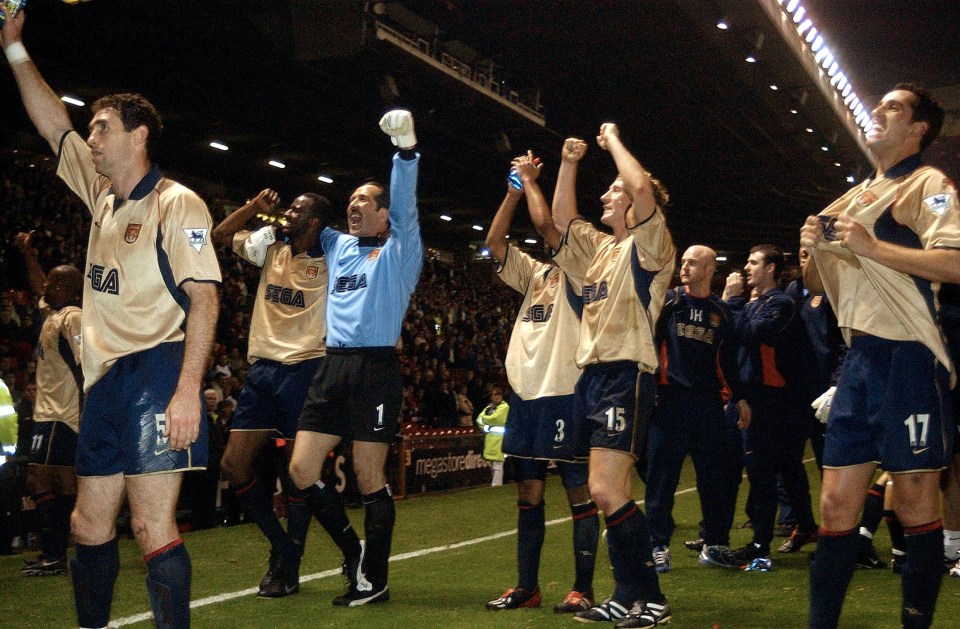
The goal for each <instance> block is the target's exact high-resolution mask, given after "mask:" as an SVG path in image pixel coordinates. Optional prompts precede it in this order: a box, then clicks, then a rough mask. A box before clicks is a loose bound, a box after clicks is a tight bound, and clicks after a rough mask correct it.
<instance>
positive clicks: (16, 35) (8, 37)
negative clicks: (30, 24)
mask: <svg viewBox="0 0 960 629" xmlns="http://www.w3.org/2000/svg"><path fill="white" fill-rule="evenodd" d="M0 11H3V18H4V20H3V28H2V29H0V45H2V46H3V47H4V48H6V47H7V46H9V45H10V44H14V43H16V42H18V41H20V40H21V39H22V37H21V33H23V21H24V20H25V19H26V17H25V16H24V13H23V11H17V14H16V15H15V16H14V17H10V9H8V8H7V6H6V3H0Z"/></svg>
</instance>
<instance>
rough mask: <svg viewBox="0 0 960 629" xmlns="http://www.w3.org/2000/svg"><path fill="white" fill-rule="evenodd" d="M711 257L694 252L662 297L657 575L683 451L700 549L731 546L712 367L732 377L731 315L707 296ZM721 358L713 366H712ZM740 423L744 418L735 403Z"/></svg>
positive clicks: (651, 499) (666, 563) (649, 498)
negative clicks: (698, 515)
mask: <svg viewBox="0 0 960 629" xmlns="http://www.w3.org/2000/svg"><path fill="white" fill-rule="evenodd" d="M716 270H717V252H716V251H714V250H713V249H711V248H710V247H707V246H704V245H693V246H692V247H690V248H688V249H687V250H686V251H684V252H683V256H682V257H681V259H680V283H681V286H680V287H678V288H676V289H672V290H669V291H667V295H666V303H665V305H664V307H663V310H662V312H661V314H660V319H659V320H658V323H657V330H656V346H657V348H658V351H659V354H660V371H659V373H658V375H657V408H656V411H655V412H654V416H653V422H652V424H651V426H650V436H649V442H648V449H647V467H646V481H647V491H646V504H647V517H648V518H649V522H650V537H651V541H652V543H653V558H654V563H655V564H656V569H657V572H669V571H670V536H671V535H672V534H673V530H674V528H675V527H674V521H673V516H672V514H671V512H672V510H673V494H674V492H675V491H676V489H677V483H678V482H679V480H680V468H681V466H682V465H683V459H684V457H686V455H687V452H689V453H690V457H691V458H692V459H693V464H694V467H695V468H696V474H697V489H698V493H699V494H700V508H701V509H702V511H703V531H702V533H703V539H704V545H705V546H727V545H729V541H730V539H729V535H730V526H731V524H732V523H733V514H734V501H735V499H736V493H735V492H736V482H735V481H734V482H732V483H727V482H718V480H720V479H722V478H724V476H725V475H729V474H730V470H731V468H732V465H731V460H732V458H733V456H734V451H733V448H732V447H731V445H730V443H729V442H728V440H727V438H726V427H725V422H724V415H723V400H722V398H721V390H722V389H723V387H724V378H723V376H722V374H721V373H720V369H719V368H718V365H720V364H723V365H724V371H726V372H727V374H728V375H732V374H733V373H735V370H736V363H735V362H734V358H735V357H734V354H733V352H732V351H725V350H729V349H730V348H731V346H732V343H731V339H732V335H733V322H732V319H731V316H730V312H729V311H728V309H727V306H726V304H724V303H723V302H722V301H721V300H720V299H719V298H718V297H716V296H714V295H712V294H711V293H710V282H711V280H712V278H713V275H714V273H716ZM718 358H719V361H718ZM740 406H741V409H740V410H741V416H743V415H744V414H747V415H748V414H749V407H747V406H746V403H745V402H741V403H740Z"/></svg>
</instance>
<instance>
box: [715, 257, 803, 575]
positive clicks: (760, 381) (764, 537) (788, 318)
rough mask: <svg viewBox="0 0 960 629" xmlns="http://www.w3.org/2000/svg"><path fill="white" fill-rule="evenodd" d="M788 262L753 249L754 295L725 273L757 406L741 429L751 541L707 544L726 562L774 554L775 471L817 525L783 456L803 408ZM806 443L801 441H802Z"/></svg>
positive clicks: (741, 363)
mask: <svg viewBox="0 0 960 629" xmlns="http://www.w3.org/2000/svg"><path fill="white" fill-rule="evenodd" d="M783 267H784V257H783V251H781V250H780V248H779V247H776V246H773V245H757V246H756V247H753V249H751V250H750V257H749V258H748V260H747V264H746V266H744V271H745V272H746V275H747V278H746V285H747V287H749V288H750V289H751V290H753V291H755V292H756V294H757V298H756V299H755V300H753V301H750V302H747V300H746V299H745V298H744V297H742V296H741V293H742V292H743V289H744V281H743V279H742V277H741V276H740V274H739V273H733V274H731V275H730V277H728V278H727V286H726V288H725V289H724V297H725V298H727V299H728V304H729V306H730V310H731V311H732V312H733V317H734V324H735V328H736V334H737V338H738V340H739V343H740V347H739V350H738V354H737V363H738V367H739V377H738V378H737V380H738V381H739V382H741V383H743V394H744V396H745V397H746V400H747V402H748V404H749V406H750V409H751V415H752V419H751V421H750V424H749V426H747V428H746V429H745V430H744V434H743V441H744V443H743V452H744V463H745V465H746V468H747V476H748V478H749V479H750V496H749V498H748V503H747V507H748V509H747V511H748V515H749V516H750V519H751V521H752V522H753V541H752V542H751V543H749V544H747V545H746V546H744V547H742V548H739V549H737V550H733V551H731V550H729V549H723V548H720V549H717V550H715V551H713V552H707V553H706V557H705V560H706V561H705V563H711V564H714V565H719V566H724V567H740V566H743V565H746V564H749V563H750V562H751V561H752V560H754V559H758V558H768V557H769V556H770V542H771V541H772V539H773V527H774V520H775V518H776V510H777V481H776V477H777V473H778V472H779V473H781V475H782V476H783V480H784V487H785V489H786V490H787V492H788V494H789V495H790V496H791V503H792V504H793V505H795V509H796V511H797V519H798V523H799V526H800V527H802V530H803V531H805V532H807V531H811V530H812V531H813V532H814V534H815V531H816V525H815V524H814V523H813V514H812V512H811V510H810V499H809V492H808V493H807V497H806V501H805V503H804V501H803V498H802V495H803V489H802V487H801V486H799V482H800V481H799V479H797V478H794V476H795V475H793V474H790V473H789V472H790V469H789V468H788V467H787V466H785V465H784V464H783V463H784V462H785V461H788V460H790V458H789V457H784V452H786V451H789V450H791V449H795V447H796V443H795V442H796V441H797V438H796V434H798V433H799V432H800V431H799V429H798V426H797V425H796V424H797V422H798V421H799V420H798V419H797V418H798V417H799V415H800V414H799V413H797V412H795V411H792V410H791V409H790V408H789V407H790V405H795V404H796V403H797V402H796V401H795V400H791V399H789V398H790V397H791V388H788V387H787V384H788V378H791V377H793V376H794V374H795V372H796V369H797V366H796V365H795V364H792V361H793V360H794V359H795V355H796V352H795V351H793V349H794V348H792V347H790V343H791V341H792V340H794V339H795V334H796V331H795V330H796V328H795V327H794V326H796V325H797V316H796V306H795V304H794V302H793V300H792V299H790V297H789V296H788V295H787V294H786V293H785V292H784V291H782V290H780V289H779V288H778V287H777V286H778V280H779V278H780V274H781V272H782V271H783ZM801 451H802V446H801Z"/></svg>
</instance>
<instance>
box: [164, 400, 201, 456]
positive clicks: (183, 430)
mask: <svg viewBox="0 0 960 629" xmlns="http://www.w3.org/2000/svg"><path fill="white" fill-rule="evenodd" d="M200 410H201V407H200V392H199V391H192V392H186V393H184V392H183V391H181V390H180V389H179V388H178V389H177V391H176V392H175V393H174V394H173V397H172V398H171V399H170V404H168V405H167V411H166V415H167V427H166V433H165V434H166V436H167V438H168V439H169V442H168V444H169V447H170V449H171V450H185V449H186V448H189V447H190V446H191V445H192V444H194V443H195V442H196V441H197V438H198V437H199V436H200Z"/></svg>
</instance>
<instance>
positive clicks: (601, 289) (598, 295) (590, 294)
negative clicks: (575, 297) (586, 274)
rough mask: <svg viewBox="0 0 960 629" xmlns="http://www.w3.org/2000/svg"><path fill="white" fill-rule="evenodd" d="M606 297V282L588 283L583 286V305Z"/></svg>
mask: <svg viewBox="0 0 960 629" xmlns="http://www.w3.org/2000/svg"><path fill="white" fill-rule="evenodd" d="M606 298H607V283H606V282H600V283H599V284H590V285H589V286H584V287H583V305H584V306H586V305H587V304H592V303H593V302H595V301H601V300H603V299H606Z"/></svg>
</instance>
